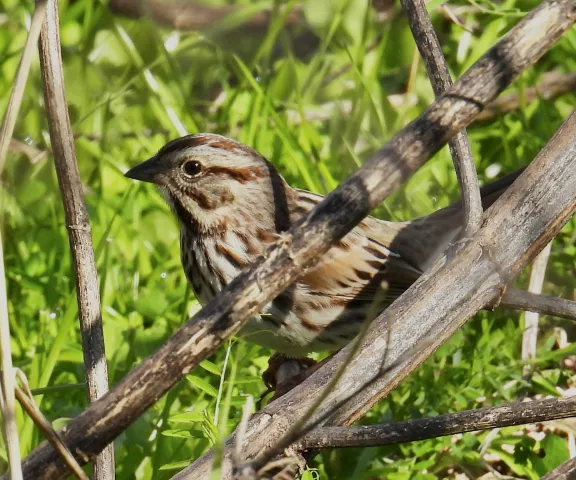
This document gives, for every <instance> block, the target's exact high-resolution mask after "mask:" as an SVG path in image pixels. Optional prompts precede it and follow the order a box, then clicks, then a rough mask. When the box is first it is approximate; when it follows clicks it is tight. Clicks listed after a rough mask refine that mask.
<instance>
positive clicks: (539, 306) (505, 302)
mask: <svg viewBox="0 0 576 480" xmlns="http://www.w3.org/2000/svg"><path fill="white" fill-rule="evenodd" d="M499 306H501V307H509V308H516V309H519V310H524V311H528V312H536V313H541V314H543V315H552V316H555V317H560V318H566V319H568V320H576V302H575V301H573V300H567V299H565V298H558V297H550V296H547V295H539V294H536V293H531V292H525V291H523V290H517V289H516V288H510V289H508V290H507V291H506V293H505V294H504V296H503V297H502V300H501V301H500V302H499Z"/></svg>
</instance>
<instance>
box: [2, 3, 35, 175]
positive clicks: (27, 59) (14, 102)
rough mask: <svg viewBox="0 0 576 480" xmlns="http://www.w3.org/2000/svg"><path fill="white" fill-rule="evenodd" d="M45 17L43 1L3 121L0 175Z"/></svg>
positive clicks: (29, 34)
mask: <svg viewBox="0 0 576 480" xmlns="http://www.w3.org/2000/svg"><path fill="white" fill-rule="evenodd" d="M45 15H46V1H45V0H43V1H39V2H37V3H36V8H35V9H34V15H32V21H31V23H30V31H29V32H28V36H27V37H26V43H25V44H24V50H22V57H21V58H20V64H19V65H18V70H17V71H16V78H15V79H14V88H13V89H12V93H11V94H10V99H9V100H8V106H7V107H6V113H5V114H4V120H3V121H2V127H1V128H0V174H2V171H3V170H4V162H5V161H6V154H7V153H8V146H9V145H10V139H11V138H12V134H13V133H14V126H15V125H16V118H17V116H18V111H19V110H20V104H21V103H22V96H23V95H24V88H25V87H26V80H27V79H28V73H29V72H30V65H31V63H32V58H34V54H35V53H36V44H37V42H38V37H39V36H40V30H41V28H42V23H43V22H44V16H45Z"/></svg>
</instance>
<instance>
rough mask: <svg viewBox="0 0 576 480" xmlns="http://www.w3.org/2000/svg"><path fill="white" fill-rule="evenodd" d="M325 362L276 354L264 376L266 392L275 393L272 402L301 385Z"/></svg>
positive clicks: (265, 393) (269, 362)
mask: <svg viewBox="0 0 576 480" xmlns="http://www.w3.org/2000/svg"><path fill="white" fill-rule="evenodd" d="M324 362H325V360H322V361H321V362H317V361H316V360H313V359H311V358H306V357H304V358H289V357H286V356H285V355H282V354H280V353H274V354H273V355H272V356H271V357H270V360H268V368H267V369H266V371H265V372H264V373H263V374H262V379H263V380H264V383H265V384H266V386H267V387H268V390H266V392H264V394H263V395H262V397H264V395H267V394H268V393H269V392H274V395H273V396H272V397H271V398H270V401H273V400H276V399H277V398H280V397H281V396H282V395H284V394H285V393H288V392H289V391H290V390H292V389H293V388H294V387H296V386H297V385H300V384H301V383H302V382H303V381H304V380H306V379H307V378H308V377H309V376H310V375H312V374H313V373H314V372H315V371H316V370H318V369H319V368H320V367H321V366H322V365H324Z"/></svg>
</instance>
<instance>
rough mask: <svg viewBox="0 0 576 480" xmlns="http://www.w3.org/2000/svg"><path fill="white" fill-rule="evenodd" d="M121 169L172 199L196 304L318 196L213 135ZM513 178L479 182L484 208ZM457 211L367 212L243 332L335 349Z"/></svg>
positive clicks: (449, 234) (286, 349)
mask: <svg viewBox="0 0 576 480" xmlns="http://www.w3.org/2000/svg"><path fill="white" fill-rule="evenodd" d="M126 175H127V176H128V177H130V178H134V179H137V180H144V181H150V182H153V183H155V184H157V185H158V186H159V188H160V190H161V191H162V193H163V194H164V196H165V198H166V199H167V201H168V203H169V204H170V205H171V206H172V208H173V210H174V212H175V214H176V216H177V218H178V220H179V223H180V231H181V239H180V247H181V258H182V264H183V266H184V271H185V273H186V276H187V278H188V280H189V282H190V284H191V285H192V288H193V289H194V292H195V294H196V296H197V298H198V300H199V301H200V303H201V304H202V305H205V304H206V303H207V302H208V301H210V300H211V299H212V298H213V297H214V296H215V295H217V293H218V292H220V291H221V290H222V289H223V288H224V287H225V286H226V285H227V284H228V283H229V282H230V281H231V280H232V279H233V278H234V277H236V276H237V275H238V274H239V273H240V272H241V271H242V269H244V268H246V267H247V266H248V265H250V264H251V263H252V262H253V261H254V259H255V258H257V257H258V256H259V255H262V254H263V253H264V252H265V250H266V248H267V247H268V246H269V245H270V244H271V243H273V242H274V241H275V240H276V239H277V238H278V236H279V235H280V234H281V233H282V232H283V231H285V230H287V229H288V228H289V227H290V225H291V224H292V223H293V222H294V221H296V220H297V219H298V218H300V217H302V216H303V215H305V214H306V213H307V212H308V211H310V210H311V209H312V208H313V207H314V206H315V205H316V204H317V203H318V202H320V201H321V200H322V196H320V195H316V194H313V193H310V192H307V191H305V190H299V189H294V188H292V187H290V186H289V185H288V184H287V183H286V182H285V181H284V179H283V178H282V177H281V176H280V175H279V174H278V172H277V171H276V169H275V168H274V167H273V166H272V165H271V164H270V163H269V162H268V161H267V160H266V159H264V157H262V156H261V155H260V154H259V153H258V152H256V151H255V150H254V149H252V148H250V147H248V146H246V145H243V144H241V143H239V142H236V141H234V140H231V139H229V138H226V137H223V136H220V135H214V134H196V135H188V136H186V137H182V138H179V139H176V140H174V141H172V142H170V143H168V144H167V145H166V146H165V147H163V148H162V149H161V150H160V151H159V152H158V154H157V155H156V156H154V157H152V158H151V159H150V160H147V161H146V162H144V163H142V164H140V165H138V166H136V167H134V168H133V169H132V170H130V171H129V172H128V173H127V174H126ZM515 176H516V175H514V174H512V175H510V176H508V177H505V178H504V179H502V180H500V181H498V182H495V183H494V184H491V185H488V186H487V187H485V188H484V189H483V198H484V201H485V207H487V206H489V205H490V204H491V203H492V202H493V201H494V200H495V199H496V198H497V197H498V196H499V195H500V193H501V192H502V191H503V190H504V189H505V188H506V187H507V186H508V185H509V184H510V183H512V181H513V179H514V178H515ZM460 218H461V215H460V208H459V206H458V205H457V204H456V205H453V206H451V207H448V208H446V209H443V210H440V211H438V212H436V213H434V214H432V215H430V216H428V217H423V218H421V219H418V220H414V221H411V222H387V221H383V220H379V219H376V218H374V217H367V218H365V219H364V220H363V221H362V222H361V223H360V224H359V225H358V226H357V227H356V228H354V229H353V230H352V231H351V232H350V233H349V234H348V235H346V236H345V237H344V238H343V239H342V240H341V241H340V242H338V243H337V244H336V245H334V246H333V247H332V248H331V249H330V250H329V251H328V252H327V253H326V254H325V255H324V257H323V258H322V259H321V260H320V262H319V263H318V264H317V265H316V266H315V267H314V268H312V269H311V270H309V271H307V272H306V273H304V274H303V275H302V276H301V277H300V278H298V280H297V281H296V282H295V283H294V284H293V285H292V286H290V287H289V288H287V289H286V290H285V291H284V292H283V293H281V294H280V295H279V296H278V297H277V298H276V299H274V300H273V301H272V302H270V303H269V304H268V305H267V306H266V307H265V308H264V310H263V312H262V314H261V315H259V316H257V317H255V318H253V319H251V320H250V321H249V322H248V323H247V324H246V325H245V327H244V328H243V329H242V330H241V331H240V333H239V336H240V337H242V338H244V339H245V340H247V341H251V342H253V343H257V344H260V345H263V346H266V347H268V348H271V349H273V350H276V351H278V352H281V353H284V354H287V355H290V356H300V355H305V354H307V353H309V352H312V351H321V350H336V349H338V348H341V347H342V346H344V345H346V344H347V343H348V342H349V341H350V340H352V338H354V336H355V335H356V334H357V333H358V332H359V330H360V328H361V326H362V324H363V323H364V322H365V321H371V320H372V319H373V318H374V317H375V316H376V315H377V314H378V313H380V312H381V311H382V310H384V308H386V306H388V305H389V304H390V303H391V302H392V301H393V300H394V299H395V298H397V297H398V296H399V295H400V294H401V293H402V292H404V291H405V290H406V289H407V288H408V287H409V286H410V285H411V284H412V283H413V282H414V281H415V280H416V279H417V278H418V277H419V276H420V275H421V274H422V272H423V271H424V270H425V269H426V268H427V267H428V266H429V264H430V262H431V261H432V260H433V259H434V257H435V256H436V255H437V254H439V253H440V252H441V251H442V250H443V249H444V248H445V247H446V245H447V244H448V243H449V242H450V241H451V240H452V239H453V238H454V236H455V235H457V233H458V231H459V225H460Z"/></svg>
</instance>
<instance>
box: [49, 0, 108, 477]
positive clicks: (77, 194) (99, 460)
mask: <svg viewBox="0 0 576 480" xmlns="http://www.w3.org/2000/svg"><path fill="white" fill-rule="evenodd" d="M39 48H40V65H41V71H42V80H43V87H44V88H43V90H44V102H45V104H46V113H47V116H48V126H49V130H50V140H51V143H52V150H53V152H54V162H55V166H56V174H57V176H58V185H59V187H60V193H61V195H62V202H63V204H64V215H65V217H66V228H67V230H68V239H69V241H70V249H71V252H72V260H73V265H74V277H75V282H76V297H77V299H78V314H79V317H80V332H81V335H82V350H83V353H84V367H85V370H86V383H87V387H88V388H87V390H88V398H89V400H90V401H91V402H94V401H95V400H97V399H98V398H100V397H102V395H104V394H105V393H106V392H107V391H108V369H107V365H106V355H105V352H104V333H103V331H102V314H101V311H100V293H99V286H98V276H97V273H96V263H95V260H94V249H93V247H92V236H91V230H90V222H89V219H88V212H87V211H86V204H85V203H84V195H83V192H82V183H81V181H80V173H79V171H78V165H77V162H76V152H75V148H74V137H73V135H72V127H71V125H70V119H69V117H68V105H67V103H66V92H65V87H64V73H63V70H62V55H61V51H60V33H59V27H58V3H57V1H56V0H50V1H49V2H48V6H47V10H46V21H45V22H44V25H43V27H42V32H41V36H40V45H39ZM103 447H104V445H103ZM94 478H96V479H97V480H108V479H113V478H114V450H113V445H109V446H108V447H107V448H105V449H103V450H102V452H101V453H100V454H99V455H98V456H97V457H96V459H95V462H94Z"/></svg>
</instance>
